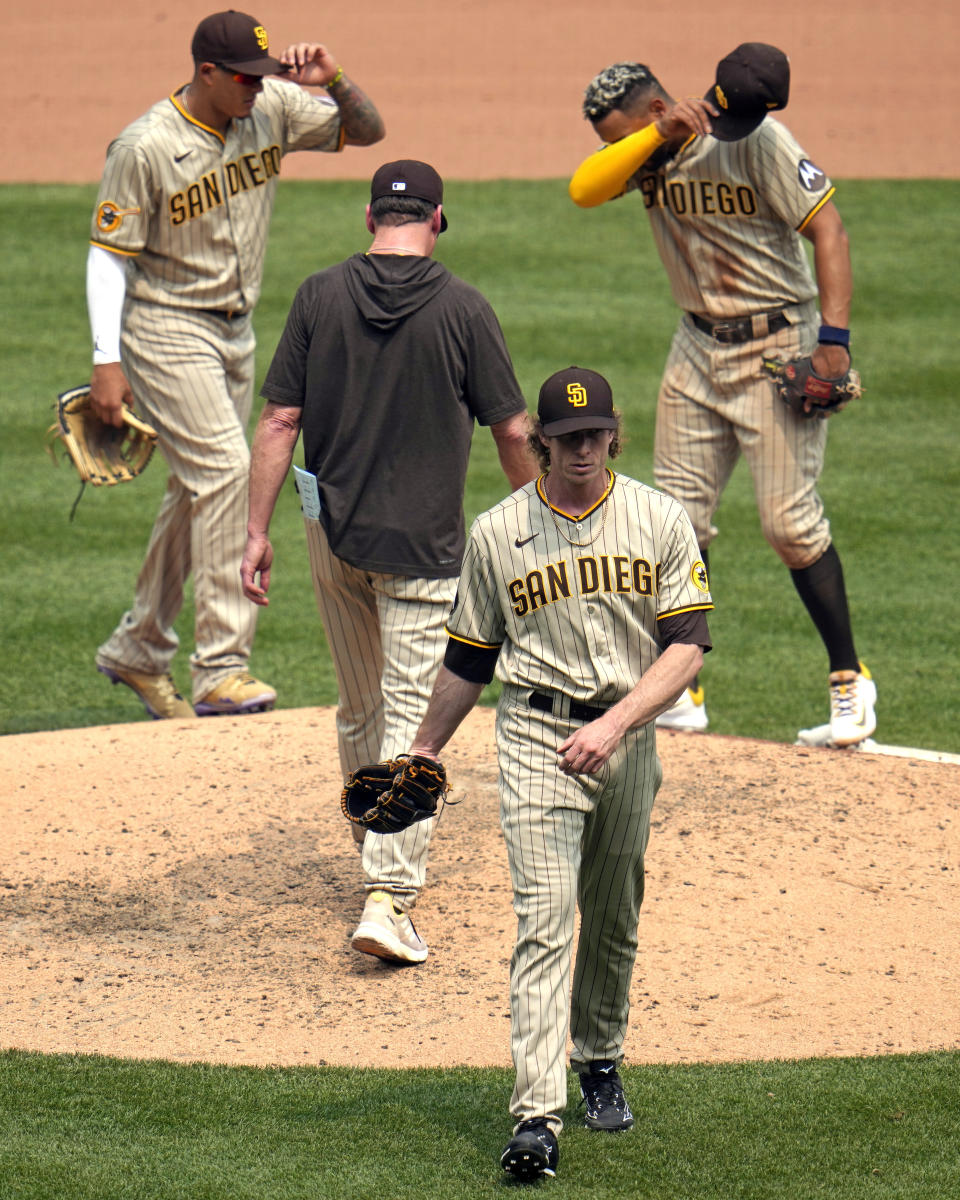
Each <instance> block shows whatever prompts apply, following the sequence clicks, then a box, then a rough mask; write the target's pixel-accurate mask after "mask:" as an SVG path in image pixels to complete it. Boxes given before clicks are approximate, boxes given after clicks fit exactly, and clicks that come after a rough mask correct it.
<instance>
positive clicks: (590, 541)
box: [543, 480, 607, 548]
mask: <svg viewBox="0 0 960 1200" xmlns="http://www.w3.org/2000/svg"><path fill="white" fill-rule="evenodd" d="M543 494H544V496H546V498H547V508H549V509H550V516H551V517H553V523H554V525H556V527H557V533H559V534H560V536H561V537H562V538H563V539H564V540H565V541H567V542H569V543H570V545H571V546H579V547H581V548H582V547H584V546H592V545H593V543H594V542H595V541H596V540H597V538H598V537H599V536H600V534H601V533H603V527H604V525H606V523H607V503H606V500H604V503H603V516H602V517H601V518H600V528H599V529H598V530H597V532H596V533H595V534H594V535H593V537H592V538H588V539H587V541H585V542H575V541H574V540H573V538H572V537H571V536H570V535H569V533H567V532H566V531H565V530H564V529H561V528H560V522H559V521H558V520H557V514H556V512H555V511H554V507H553V505H552V504H551V503H550V496H549V495H548V494H547V481H546V480H544V481H543ZM581 516H582V514H581ZM578 519H579V518H577V517H568V518H567V520H570V521H576V520H578Z"/></svg>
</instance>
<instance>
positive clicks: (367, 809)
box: [340, 754, 447, 833]
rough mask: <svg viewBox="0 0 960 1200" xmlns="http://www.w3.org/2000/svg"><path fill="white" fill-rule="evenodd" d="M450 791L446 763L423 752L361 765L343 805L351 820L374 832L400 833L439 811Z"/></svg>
mask: <svg viewBox="0 0 960 1200" xmlns="http://www.w3.org/2000/svg"><path fill="white" fill-rule="evenodd" d="M446 794H447V773H446V771H445V770H444V768H443V764H442V763H439V762H435V761H434V760H433V759H432V758H424V757H423V756H422V755H419V754H410V755H406V754H403V755H401V756H400V757H399V758H395V759H388V760H387V761H386V762H380V763H370V764H369V765H368V766H364V767H357V769H356V770H355V771H354V772H353V773H352V774H351V775H350V777H349V778H348V779H347V783H346V786H345V787H344V789H343V792H342V793H341V796H340V807H341V809H342V810H343V815H344V816H345V817H346V818H347V820H348V821H352V822H353V823H354V824H355V825H361V826H363V828H364V829H369V830H370V831H371V832H372V833H399V832H400V831H401V830H403V829H407V828H409V826H411V825H414V824H416V822H417V821H426V820H428V819H429V818H430V817H433V816H435V815H436V812H437V807H438V805H439V804H440V802H441V801H442V800H444V799H445V797H446Z"/></svg>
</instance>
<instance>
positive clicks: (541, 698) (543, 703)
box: [530, 692, 607, 721]
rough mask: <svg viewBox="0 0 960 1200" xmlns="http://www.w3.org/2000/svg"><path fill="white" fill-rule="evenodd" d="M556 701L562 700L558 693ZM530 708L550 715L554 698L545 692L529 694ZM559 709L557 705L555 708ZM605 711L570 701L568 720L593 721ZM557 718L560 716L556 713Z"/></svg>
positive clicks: (590, 705) (576, 701) (577, 701)
mask: <svg viewBox="0 0 960 1200" xmlns="http://www.w3.org/2000/svg"><path fill="white" fill-rule="evenodd" d="M556 699H558V700H561V701H562V699H563V697H562V696H560V695H559V693H558V694H557V695H556ZM530 707H531V708H536V709H539V711H540V712H548V713H552V712H553V711H554V696H552V695H549V694H548V693H547V692H531V693H530ZM557 708H558V709H559V705H558V706H557ZM606 711H607V710H606V709H605V708H596V707H595V706H594V705H592V704H581V703H580V701H579V700H571V701H570V720H571V721H595V720H596V719H597V717H602V716H603V714H604V713H605V712H606ZM556 715H557V716H560V712H559V711H558V712H557V714H556Z"/></svg>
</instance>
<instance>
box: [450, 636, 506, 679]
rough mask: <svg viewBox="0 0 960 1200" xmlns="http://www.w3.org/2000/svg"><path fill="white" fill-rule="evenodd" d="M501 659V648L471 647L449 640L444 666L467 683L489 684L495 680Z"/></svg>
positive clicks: (456, 640) (455, 639) (453, 639)
mask: <svg viewBox="0 0 960 1200" xmlns="http://www.w3.org/2000/svg"><path fill="white" fill-rule="evenodd" d="M499 657H500V647H499V646H470V645H468V644H467V643H466V642H461V641H459V640H458V639H457V638H449V639H448V640H447V649H446V651H445V653H444V655H443V665H444V666H445V667H446V668H447V670H448V671H452V672H453V674H454V675H459V676H460V678H461V679H465V680H466V681H467V683H482V684H488V683H489V682H490V680H491V679H492V678H493V673H494V671H495V670H496V667H497V659H498V658H499Z"/></svg>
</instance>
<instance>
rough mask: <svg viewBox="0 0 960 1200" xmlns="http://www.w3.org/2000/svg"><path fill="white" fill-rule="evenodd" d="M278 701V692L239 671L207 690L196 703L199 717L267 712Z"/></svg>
mask: <svg viewBox="0 0 960 1200" xmlns="http://www.w3.org/2000/svg"><path fill="white" fill-rule="evenodd" d="M276 702H277V693H276V692H275V691H274V690H273V688H272V687H269V686H268V685H267V684H265V683H261V682H260V680H259V679H254V677H253V676H252V675H250V674H248V673H247V672H246V671H239V672H238V673H237V674H236V675H230V676H228V677H227V678H226V679H224V680H221V682H220V683H218V684H217V686H216V687H215V688H214V689H213V691H212V692H207V694H206V695H205V696H204V697H203V699H202V700H198V701H197V704H196V710H197V716H198V717H221V716H229V715H230V714H231V713H254V712H266V711H267V710H268V709H270V708H273V706H274V704H276Z"/></svg>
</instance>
